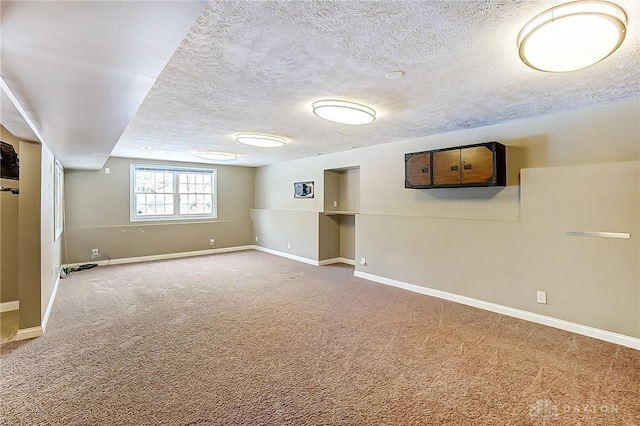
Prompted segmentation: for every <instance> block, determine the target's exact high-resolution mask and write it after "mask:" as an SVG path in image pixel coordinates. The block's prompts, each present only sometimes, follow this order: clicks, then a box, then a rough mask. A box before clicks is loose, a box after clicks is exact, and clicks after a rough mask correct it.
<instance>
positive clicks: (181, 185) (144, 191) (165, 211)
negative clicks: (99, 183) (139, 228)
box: [131, 164, 216, 221]
mask: <svg viewBox="0 0 640 426" xmlns="http://www.w3.org/2000/svg"><path fill="white" fill-rule="evenodd" d="M215 187H216V171H215V170H214V169H191V168H181V167H162V166H148V165H143V164H132V165H131V220H132V221H136V220H184V219H201V218H209V219H210V218H215V217H216V193H215Z"/></svg>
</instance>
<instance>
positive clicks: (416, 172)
mask: <svg viewBox="0 0 640 426" xmlns="http://www.w3.org/2000/svg"><path fill="white" fill-rule="evenodd" d="M406 168H407V182H409V183H410V184H411V185H412V186H426V185H431V153H430V152H424V153H421V154H411V157H409V159H408V160H407V163H406Z"/></svg>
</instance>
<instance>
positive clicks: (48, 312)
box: [41, 270, 60, 334]
mask: <svg viewBox="0 0 640 426" xmlns="http://www.w3.org/2000/svg"><path fill="white" fill-rule="evenodd" d="M59 284H60V271H59V270H58V273H57V274H56V282H55V284H54V285H53V291H52V292H51V297H50V298H49V303H47V309H46V310H45V311H44V315H43V316H42V325H41V327H42V334H44V332H45V330H46V328H47V323H48V322H49V315H51V308H53V301H54V300H55V298H56V294H57V293H58V285H59Z"/></svg>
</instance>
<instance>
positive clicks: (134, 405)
mask: <svg viewBox="0 0 640 426" xmlns="http://www.w3.org/2000/svg"><path fill="white" fill-rule="evenodd" d="M0 354H1V359H0V362H1V364H0V383H1V388H0V424H2V425H36V424H37V425H223V424H224V425H283V424H290V425H400V424H405V425H406V424H416V425H420V424H422V425H445V424H449V425H474V426H478V425H543V424H545V425H552V426H553V425H607V426H609V425H640V352H639V351H635V350H632V349H628V348H624V347H620V346H616V345H613V344H609V343H605V342H601V341H598V340H594V339H590V338H587V337H583V336H579V335H574V334H571V333H568V332H564V331H560V330H556V329H553V328H548V327H544V326H541V325H537V324H532V323H528V322H525V321H521V320H517V319H514V318H509V317H504V316H501V315H498V314H494V313H490V312H486V311H482V310H478V309H474V308H471V307H467V306H463V305H457V304H455V303H452V302H447V301H443V300H439V299H435V298H430V297H427V296H422V295H418V294H415V293H410V292H407V291H404V290H400V289H396V288H392V287H387V286H383V285H380V284H376V283H373V282H369V281H366V280H362V279H359V278H355V277H353V268H352V267H349V266H345V265H339V266H338V265H334V266H324V267H314V266H309V265H306V264H302V263H298V262H294V261H291V260H287V259H283V258H279V257H276V256H272V255H268V254H265V253H261V252H256V251H246V252H237V253H228V254H218V255H214V256H202V257H194V258H186V259H177V260H169V261H159V262H150V263H144V264H132V265H119V266H107V267H100V268H96V269H93V270H89V271H82V272H77V273H74V274H72V275H71V276H69V277H68V278H66V279H63V280H62V281H61V283H60V287H59V290H58V296H57V298H56V301H55V305H54V308H53V312H52V314H51V318H50V320H49V325H48V327H47V333H46V335H45V336H44V337H42V338H39V339H35V340H31V341H21V342H13V343H8V344H5V345H3V346H2V347H0Z"/></svg>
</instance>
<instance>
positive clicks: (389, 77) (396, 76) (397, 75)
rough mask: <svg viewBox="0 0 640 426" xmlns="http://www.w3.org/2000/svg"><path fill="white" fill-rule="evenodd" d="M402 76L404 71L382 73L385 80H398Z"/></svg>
mask: <svg viewBox="0 0 640 426" xmlns="http://www.w3.org/2000/svg"><path fill="white" fill-rule="evenodd" d="M402 77H404V71H391V72H388V73H386V74H385V75H384V78H386V79H387V80H399V79H401V78H402Z"/></svg>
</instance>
